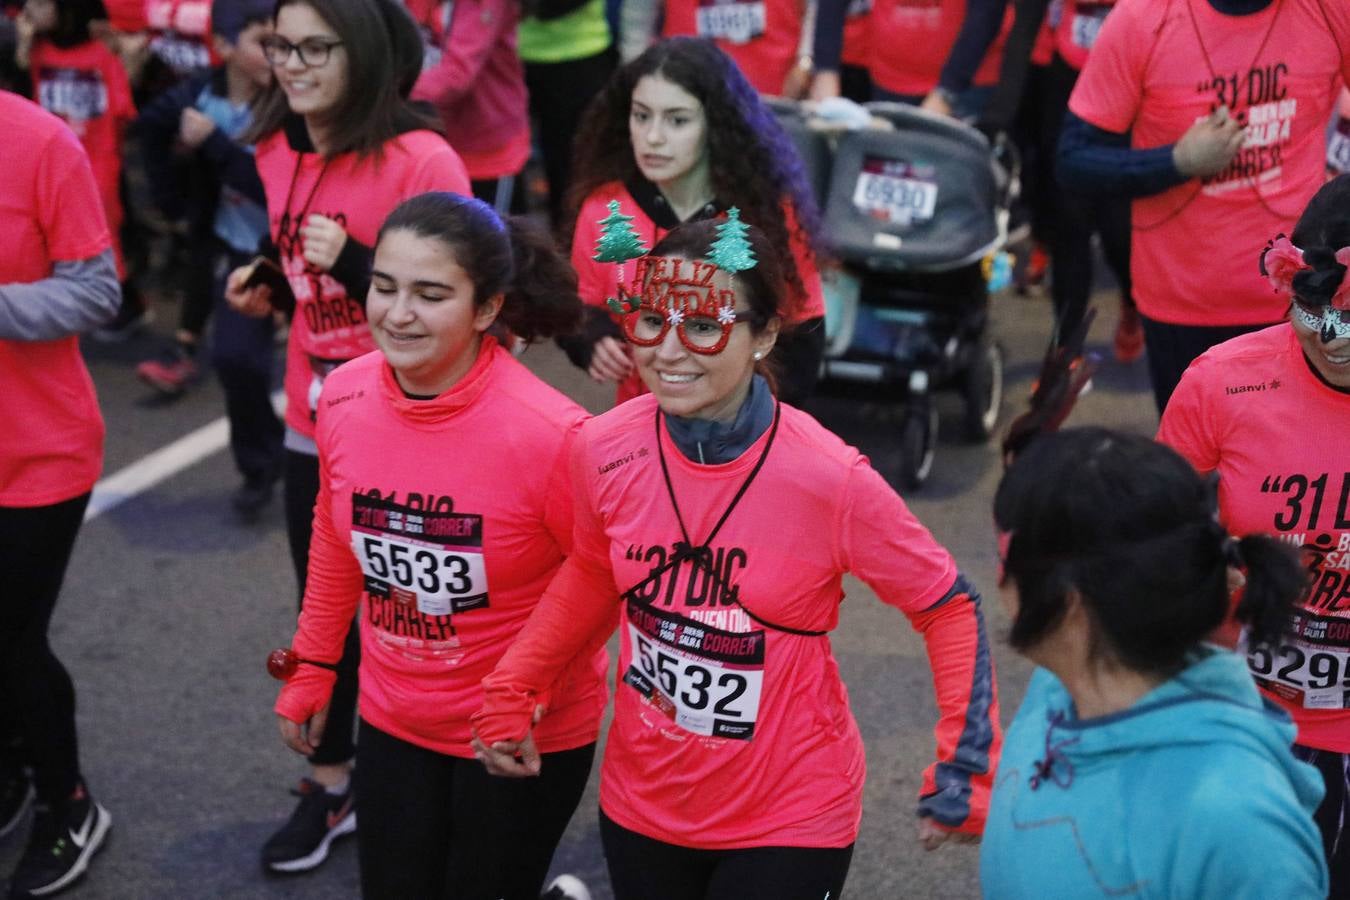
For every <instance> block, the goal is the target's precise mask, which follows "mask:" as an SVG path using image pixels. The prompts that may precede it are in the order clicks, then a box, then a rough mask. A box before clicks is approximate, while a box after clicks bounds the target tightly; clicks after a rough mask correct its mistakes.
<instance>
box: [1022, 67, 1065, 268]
mask: <svg viewBox="0 0 1350 900" xmlns="http://www.w3.org/2000/svg"><path fill="white" fill-rule="evenodd" d="M1049 78H1050V74H1049V67H1048V66H1035V65H1033V66H1030V67H1029V69H1028V71H1027V81H1026V85H1025V87H1023V89H1022V101H1021V103H1019V104H1018V106H1017V115H1016V117H1015V118H1014V119H1013V122H1012V126H1011V130H1010V134H1011V136H1012V140H1013V143H1014V144H1016V145H1017V152H1018V154H1019V155H1020V156H1021V158H1022V172H1021V180H1022V193H1021V196H1020V198H1019V199H1020V201H1021V203H1022V204H1023V205H1024V206H1025V207H1026V212H1027V217H1028V218H1029V219H1030V222H1031V236H1032V238H1033V239H1035V240H1037V241H1039V242H1041V243H1042V244H1045V245H1046V246H1049V244H1050V242H1051V240H1052V239H1053V237H1054V233H1055V211H1054V194H1055V144H1056V143H1057V142H1058V141H1059V128H1060V123H1061V122H1063V120H1064V107H1059V108H1057V109H1054V108H1051V107H1050V105H1049V100H1050V97H1049V89H1048V87H1047V81H1048V79H1049ZM1046 141H1049V142H1050V143H1046Z"/></svg>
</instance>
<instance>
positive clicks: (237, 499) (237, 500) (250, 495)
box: [230, 478, 276, 519]
mask: <svg viewBox="0 0 1350 900" xmlns="http://www.w3.org/2000/svg"><path fill="white" fill-rule="evenodd" d="M275 483H276V479H274V478H245V479H244V483H243V484H242V485H240V486H239V490H237V491H235V492H234V496H232V497H231V498H230V505H232V506H233V507H234V511H235V512H237V513H239V515H241V516H243V517H244V518H245V519H253V518H255V517H257V515H258V513H260V512H262V508H263V507H264V506H266V505H267V503H268V501H269V500H271V499H272V489H273V486H274V484H275Z"/></svg>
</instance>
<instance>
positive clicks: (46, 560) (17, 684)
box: [0, 494, 89, 809]
mask: <svg viewBox="0 0 1350 900" xmlns="http://www.w3.org/2000/svg"><path fill="white" fill-rule="evenodd" d="M88 504H89V495H88V494H83V495H81V496H79V497H76V498H74V499H73V500H66V501H63V502H61V503H55V504H52V505H51V506H36V507H0V572H3V573H4V578H3V581H0V585H3V586H0V732H3V733H0V738H3V739H5V741H6V742H8V741H9V740H15V739H17V743H18V749H17V754H18V758H20V759H23V760H24V761H26V762H27V763H28V764H29V765H30V766H32V768H33V778H34V781H35V783H36V787H37V795H38V799H39V800H40V801H42V802H44V803H47V804H49V805H51V806H54V807H56V808H58V809H59V808H62V807H63V806H64V805H65V803H66V802H67V801H68V800H69V798H70V795H71V794H73V793H74V792H75V788H76V786H77V785H78V784H79V783H80V755H79V745H78V743H77V741H76V737H75V685H74V684H73V683H72V682H71V680H70V675H69V673H67V672H66V667H65V666H63V665H61V661H60V660H59V659H57V658H56V654H55V653H53V652H52V647H51V644H50V643H49V642H48V640H47V630H48V627H49V626H50V625H51V620H52V611H53V610H54V609H55V608H56V598H57V596H58V595H59V594H60V593H61V582H62V581H63V580H64V579H65V575H66V566H67V564H68V563H69V562H70V553H71V550H73V549H74V547H75V536H76V535H77V534H78V533H79V531H80V523H81V522H82V521H83V520H84V508H85V507H86V506H87V505H88Z"/></svg>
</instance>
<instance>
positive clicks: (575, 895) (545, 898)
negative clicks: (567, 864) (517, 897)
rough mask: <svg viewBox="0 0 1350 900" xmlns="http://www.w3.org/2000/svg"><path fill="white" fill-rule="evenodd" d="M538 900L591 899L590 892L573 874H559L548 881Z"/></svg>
mask: <svg viewBox="0 0 1350 900" xmlns="http://www.w3.org/2000/svg"><path fill="white" fill-rule="evenodd" d="M539 900H591V892H590V891H589V890H587V889H586V885H585V883H584V882H583V881H582V880H581V879H580V878H578V877H577V876H575V875H559V876H558V877H557V878H555V879H553V880H552V881H550V882H549V883H548V887H547V888H545V889H544V892H543V893H542V894H540V895H539Z"/></svg>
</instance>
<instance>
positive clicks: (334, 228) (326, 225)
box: [300, 213, 347, 272]
mask: <svg viewBox="0 0 1350 900" xmlns="http://www.w3.org/2000/svg"><path fill="white" fill-rule="evenodd" d="M300 236H301V237H302V238H303V239H304V241H305V262H307V263H309V264H310V265H311V266H313V267H314V268H316V269H319V270H320V271H323V272H329V271H332V268H333V266H334V265H335V264H336V263H337V258H338V255H339V254H340V253H342V247H343V245H344V244H346V243H347V232H346V231H344V230H343V229H342V226H341V225H339V224H338V223H337V222H334V221H333V220H332V219H330V218H328V217H327V216H321V215H319V214H318V213H312V214H311V215H310V216H309V218H308V219H306V220H305V224H304V225H303V226H301V228H300Z"/></svg>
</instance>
